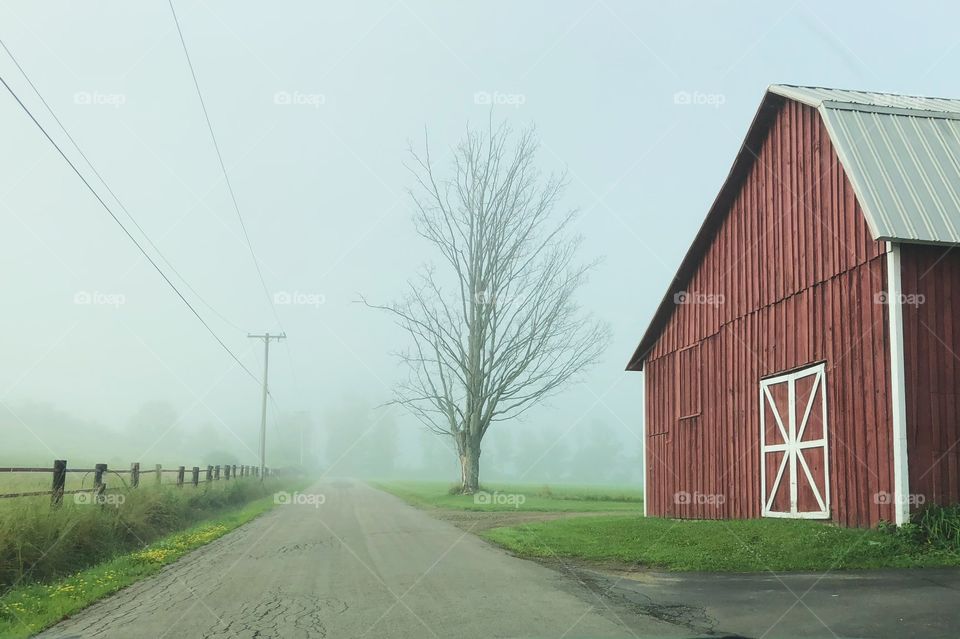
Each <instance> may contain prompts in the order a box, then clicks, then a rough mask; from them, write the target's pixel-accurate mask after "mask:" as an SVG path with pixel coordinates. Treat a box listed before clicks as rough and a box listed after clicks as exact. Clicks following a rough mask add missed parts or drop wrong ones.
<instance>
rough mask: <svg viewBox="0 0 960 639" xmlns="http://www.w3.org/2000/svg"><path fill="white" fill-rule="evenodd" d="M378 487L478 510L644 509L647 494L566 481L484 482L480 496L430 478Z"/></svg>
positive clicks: (423, 503)
mask: <svg viewBox="0 0 960 639" xmlns="http://www.w3.org/2000/svg"><path fill="white" fill-rule="evenodd" d="M374 485H375V486H376V487H377V488H380V489H382V490H385V491H387V492H389V493H392V494H394V495H396V496H397V497H400V498H401V499H403V500H404V501H407V502H409V503H411V504H413V505H415V506H419V507H421V508H448V509H454V510H474V511H520V512H525V511H526V512H593V511H627V512H630V511H632V512H642V511H643V493H642V492H640V491H639V490H637V489H636V488H632V487H620V486H567V485H562V484H558V485H555V484H551V485H544V484H506V483H490V484H484V485H483V487H482V488H483V493H481V494H480V495H451V494H450V489H451V487H452V484H450V483H446V482H428V481H391V482H376V483H374Z"/></svg>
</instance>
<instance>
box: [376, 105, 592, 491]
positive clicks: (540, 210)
mask: <svg viewBox="0 0 960 639" xmlns="http://www.w3.org/2000/svg"><path fill="white" fill-rule="evenodd" d="M514 138H516V139H515V140H514ZM424 146H425V148H424V151H423V152H422V153H418V152H416V151H414V150H413V149H411V156H412V158H413V163H412V165H411V166H410V167H409V168H410V169H411V171H412V173H413V174H414V175H415V177H416V183H417V186H416V188H415V189H413V190H411V192H410V194H411V197H412V199H413V203H414V206H415V210H416V216H415V217H416V228H417V231H418V233H419V234H420V235H421V236H422V237H423V238H425V239H426V240H428V241H429V242H430V243H431V244H433V245H434V246H435V247H436V248H437V249H438V250H439V252H440V255H441V256H442V262H441V263H442V264H443V266H444V269H442V270H438V269H437V267H436V266H426V267H425V268H424V269H423V271H422V273H421V274H420V275H419V277H418V278H416V279H415V280H413V281H411V282H410V283H409V291H408V294H407V295H406V297H405V298H404V299H403V301H401V302H398V303H395V304H393V305H389V306H380V305H373V304H368V305H370V306H374V307H375V308H380V309H384V310H386V311H389V312H390V313H391V314H392V315H393V316H394V317H395V319H396V321H397V323H398V325H399V326H401V327H402V328H403V329H405V330H406V331H407V333H409V335H410V337H411V338H412V347H411V348H410V350H409V351H407V352H404V353H401V354H400V357H401V358H402V359H403V361H404V362H405V363H406V364H407V368H408V369H409V377H408V379H407V380H406V381H405V382H404V383H402V384H400V385H399V386H398V387H397V389H396V397H395V400H394V401H395V402H396V403H399V404H402V405H403V406H405V407H406V408H408V409H409V410H410V411H412V412H413V413H414V414H415V415H416V416H417V417H418V418H419V419H420V420H421V421H422V422H423V423H425V424H426V425H427V426H428V427H429V428H430V429H431V430H433V431H434V432H436V433H439V434H441V435H447V436H450V437H452V438H453V441H454V442H455V444H456V448H457V453H458V455H459V457H460V466H461V474H462V491H463V492H464V493H473V492H476V490H477V488H478V485H479V476H480V443H481V441H482V440H483V437H484V435H485V434H486V432H487V429H488V428H489V427H490V425H491V424H492V423H494V422H498V421H504V420H508V419H511V418H514V417H517V416H518V415H521V414H522V413H524V412H525V411H527V410H529V409H530V408H531V407H533V406H534V405H535V404H536V403H537V402H539V401H540V400H542V399H544V398H546V397H548V396H550V395H552V394H554V393H556V392H557V391H558V390H560V389H561V387H562V386H563V385H564V384H565V383H567V382H568V381H570V380H571V379H572V378H574V377H575V376H576V375H577V374H578V373H580V372H581V371H583V369H584V368H585V367H587V366H588V365H590V364H592V363H593V362H595V361H596V360H597V359H598V357H599V356H600V354H601V352H602V351H603V349H604V347H605V345H606V343H607V339H608V330H607V328H606V327H605V326H604V325H603V324H601V323H599V322H597V321H594V320H593V319H591V318H590V316H589V315H588V314H586V313H583V312H582V310H581V309H580V308H579V307H578V305H577V304H576V303H575V301H574V294H575V292H576V291H577V289H578V288H579V287H580V285H581V284H583V282H584V281H585V278H586V276H587V274H588V272H589V271H590V269H591V268H592V266H593V264H579V263H577V262H576V260H575V258H576V252H577V248H578V246H579V238H577V237H570V236H568V234H567V231H568V230H569V229H568V227H569V225H570V223H571V221H572V220H573V218H574V212H573V211H571V212H568V213H566V214H563V215H561V216H554V215H553V213H554V209H555V206H556V204H557V202H558V199H559V197H560V195H561V193H562V191H563V189H564V187H565V184H566V180H565V177H564V176H553V175H551V176H548V177H543V176H541V174H540V172H539V171H538V170H537V168H536V167H535V164H534V160H535V156H536V152H537V148H538V143H537V141H536V138H535V136H534V133H533V131H532V129H531V130H527V131H525V132H523V133H522V134H520V135H518V136H514V135H513V134H512V132H511V130H510V129H509V128H508V127H506V126H505V125H502V126H500V127H494V126H493V124H492V123H491V125H490V126H489V128H488V130H487V131H486V132H483V133H478V132H474V131H470V130H468V131H467V135H466V137H465V138H464V139H463V140H462V141H461V142H460V144H459V145H458V146H457V147H456V148H455V149H454V153H453V162H452V166H451V175H450V176H449V177H448V178H446V179H443V178H441V177H440V176H438V175H437V173H436V172H435V168H434V165H433V163H432V161H431V157H430V147H429V141H425V145H424Z"/></svg>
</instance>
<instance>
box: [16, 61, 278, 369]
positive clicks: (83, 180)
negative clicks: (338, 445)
mask: <svg viewBox="0 0 960 639" xmlns="http://www.w3.org/2000/svg"><path fill="white" fill-rule="evenodd" d="M0 82H2V83H3V86H4V87H5V88H6V89H7V91H8V92H9V93H10V95H12V96H13V99H14V100H16V101H17V104H19V105H20V108H21V109H23V111H24V113H26V114H27V115H28V116H29V117H30V119H31V120H32V121H33V123H34V124H35V125H36V126H37V128H38V129H40V132H41V133H43V135H44V137H46V138H47V140H48V141H49V142H50V144H52V145H53V148H55V149H56V150H57V152H58V153H59V154H60V157H62V158H63V159H64V160H65V161H66V163H67V164H69V165H70V168H71V169H73V172H74V173H76V174H77V177H79V178H80V180H81V181H82V182H83V184H84V185H85V186H86V187H87V189H88V190H89V191H90V192H91V193H92V194H93V196H94V197H95V198H97V201H98V202H100V206H102V207H103V209H104V210H105V211H106V212H107V213H108V214H109V215H110V217H111V218H112V219H113V221H114V222H116V223H117V226H119V227H120V228H121V229H122V230H123V232H124V234H126V236H127V237H128V238H129V239H130V241H131V242H133V243H134V245H136V247H137V248H138V249H139V250H140V252H141V253H142V254H143V256H144V257H145V258H147V261H148V262H150V265H151V266H153V268H154V269H156V271H157V273H159V274H160V277H162V278H163V280H164V281H165V282H166V283H167V284H168V285H169V286H170V288H172V289H173V292H174V293H176V294H177V297H179V298H180V299H181V301H183V303H184V304H186V305H187V308H189V309H190V312H192V313H193V314H194V315H195V316H196V318H197V319H198V320H200V323H201V324H203V326H204V328H206V329H207V331H208V332H209V333H210V335H212V336H213V338H214V339H215V340H217V343H218V344H220V346H221V347H222V348H223V350H225V351H226V352H227V353H229V355H230V357H232V358H233V359H234V361H236V362H237V364H239V365H240V368H242V369H243V370H244V371H245V372H246V373H247V375H249V376H250V377H251V378H252V379H253V380H254V381H256V382H260V379H258V378H257V376H256V375H254V374H253V373H251V372H250V369H248V368H247V367H246V366H245V365H244V364H243V362H241V361H240V358H239V357H237V356H236V354H234V352H233V351H232V350H230V348H229V347H228V346H227V345H226V344H224V342H223V340H222V339H220V336H219V335H217V334H216V333H215V332H214V330H213V329H212V328H210V325H209V324H207V322H206V320H204V319H203V317H202V316H201V315H200V313H198V312H197V309H196V308H194V306H193V304H191V303H190V301H189V300H188V299H187V298H186V297H184V296H183V293H181V292H180V289H178V288H177V286H176V284H174V283H173V282H172V281H171V280H170V278H169V277H167V274H166V273H164V272H163V270H162V269H161V268H160V267H159V266H158V265H157V263H156V262H155V261H154V260H153V258H152V257H150V254H149V253H147V251H146V250H145V249H144V248H143V245H141V244H140V242H138V241H137V238H135V237H134V236H133V234H131V233H130V231H129V230H128V229H127V227H125V226H124V225H123V222H121V221H120V218H118V217H117V215H116V213H114V212H113V210H112V209H111V208H110V206H109V205H107V203H106V202H105V201H104V200H103V198H102V197H100V194H99V193H97V191H96V189H94V188H93V186H92V185H91V184H90V182H89V181H88V180H87V178H85V177H84V176H83V174H82V173H81V172H80V170H79V169H78V168H77V167H76V165H75V164H74V163H73V162H72V161H71V160H70V158H69V157H67V154H66V153H64V151H63V149H62V148H60V145H59V144H57V142H56V141H55V140H54V139H53V138H52V137H51V136H50V134H49V133H48V132H47V130H46V129H45V128H43V125H42V124H40V122H39V120H37V118H36V117H35V116H34V115H33V113H31V112H30V109H28V108H27V105H26V104H24V103H23V100H21V99H20V96H18V95H17V93H16V92H15V91H14V90H13V88H11V87H10V85H9V84H7V81H6V79H5V78H4V77H3V76H0Z"/></svg>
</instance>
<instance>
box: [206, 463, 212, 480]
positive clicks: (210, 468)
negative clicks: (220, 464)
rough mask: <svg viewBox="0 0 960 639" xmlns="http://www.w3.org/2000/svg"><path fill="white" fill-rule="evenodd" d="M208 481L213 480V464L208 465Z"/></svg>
mask: <svg viewBox="0 0 960 639" xmlns="http://www.w3.org/2000/svg"><path fill="white" fill-rule="evenodd" d="M207 481H208V482H211V481H213V466H207Z"/></svg>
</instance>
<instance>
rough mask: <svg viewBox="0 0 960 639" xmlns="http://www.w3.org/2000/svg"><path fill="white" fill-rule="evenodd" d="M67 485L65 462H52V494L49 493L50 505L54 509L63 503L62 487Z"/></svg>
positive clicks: (56, 460) (60, 460)
mask: <svg viewBox="0 0 960 639" xmlns="http://www.w3.org/2000/svg"><path fill="white" fill-rule="evenodd" d="M66 483H67V460H66V459H54V460H53V492H51V493H50V505H51V506H53V507H54V508H58V507H60V505H61V504H62V503H63V487H64V484H66Z"/></svg>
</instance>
